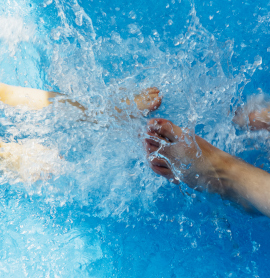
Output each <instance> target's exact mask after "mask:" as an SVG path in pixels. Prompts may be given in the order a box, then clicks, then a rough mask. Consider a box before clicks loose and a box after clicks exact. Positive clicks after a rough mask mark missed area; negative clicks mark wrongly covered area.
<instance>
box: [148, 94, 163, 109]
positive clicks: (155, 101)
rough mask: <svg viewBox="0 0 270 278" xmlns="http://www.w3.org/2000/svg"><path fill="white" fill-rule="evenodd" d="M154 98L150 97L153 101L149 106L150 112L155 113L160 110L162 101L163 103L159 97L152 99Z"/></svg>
mask: <svg viewBox="0 0 270 278" xmlns="http://www.w3.org/2000/svg"><path fill="white" fill-rule="evenodd" d="M152 96H153V95H151V96H150V97H151V98H152V99H151V100H150V101H149V104H148V110H149V111H154V110H156V109H158V108H159V106H160V105H161V101H162V98H161V97H159V96H157V97H152Z"/></svg>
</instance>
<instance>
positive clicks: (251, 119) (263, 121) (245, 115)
mask: <svg viewBox="0 0 270 278" xmlns="http://www.w3.org/2000/svg"><path fill="white" fill-rule="evenodd" d="M247 110H248V109H246V108H244V109H241V110H238V111H236V112H235V116H234V118H233V122H234V123H236V124H237V125H238V126H239V127H241V128H244V127H245V126H247V125H248V126H249V127H250V129H251V130H261V129H266V130H269V131H270V107H268V108H263V109H261V110H259V109H258V110H253V111H251V112H248V111H247Z"/></svg>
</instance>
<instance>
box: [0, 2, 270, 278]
mask: <svg viewBox="0 0 270 278" xmlns="http://www.w3.org/2000/svg"><path fill="white" fill-rule="evenodd" d="M269 13H270V8H269V4H268V3H267V1H256V3H254V1H244V2H241V3H240V2H239V1H236V0H231V1H199V0H197V1H194V2H190V1H187V0H182V1H181V0H171V1H147V3H146V2H145V1H135V2H134V3H133V2H128V1H113V3H112V2H111V1H100V2H97V1H82V0H81V1H77V0H71V1H66V0H48V1H39V0H35V1H30V0H17V1H15V0H9V1H6V2H5V3H4V4H2V9H1V11H0V26H1V28H0V65H1V67H0V81H1V82H5V83H8V84H12V85H19V86H29V87H33V88H39V89H45V90H52V91H58V92H62V93H64V94H66V95H68V96H69V97H70V98H71V99H73V100H74V101H75V100H76V101H79V102H80V103H81V104H83V105H84V106H85V107H87V108H88V112H87V116H88V117H87V120H85V115H83V113H80V112H78V110H77V109H76V108H74V107H72V106H69V105H64V104H61V103H58V102H57V101H55V102H54V103H53V104H52V105H51V106H50V107H48V108H46V109H43V110H42V111H39V112H29V111H28V112H27V111H22V110H18V109H15V108H11V107H7V106H5V105H1V114H0V117H1V118H0V120H1V136H2V140H4V141H6V142H10V141H12V142H18V141H21V140H23V141H28V140H29V139H32V140H36V141H37V142H39V143H40V144H43V145H44V146H46V147H49V148H51V149H54V150H58V151H59V153H60V155H61V156H62V157H63V161H62V163H60V164H54V170H55V172H54V175H52V176H51V177H50V179H47V180H43V181H37V182H31V181H29V180H26V181H21V180H20V179H19V178H18V176H16V175H15V174H14V175H11V174H10V173H6V172H3V174H2V176H1V178H0V183H1V187H0V215H1V228H0V246H1V248H0V258H1V259H0V274H1V275H0V276H1V277H267V276H268V273H269V271H268V257H269V255H270V253H269V244H268V237H269V236H268V230H269V229H268V228H269V220H268V219H267V218H266V217H253V216H250V215H247V214H246V213H245V212H243V211H241V209H239V208H237V207H236V206H235V205H234V204H232V203H230V202H229V201H223V200H221V199H220V197H218V196H210V195H208V194H206V193H198V192H193V191H191V190H190V189H188V188H187V187H186V186H185V185H184V184H183V185H182V188H183V189H184V192H185V191H187V192H188V193H189V194H184V195H183V194H182V193H183V190H179V187H178V186H175V185H173V184H171V183H169V182H168V181H166V180H165V179H164V178H162V177H159V176H157V175H156V174H154V173H153V172H152V171H151V169H150V168H149V165H148V162H147V159H146V157H145V151H144V147H143V140H142V139H143V138H144V136H145V125H146V123H147V120H148V119H149V118H151V117H164V118H167V119H169V120H172V121H173V122H174V123H176V124H177V125H181V126H184V127H188V128H190V129H191V130H195V132H196V133H197V134H198V135H200V136H202V137H204V138H205V139H206V140H208V141H209V142H211V143H212V144H214V145H215V146H217V147H219V148H221V149H222V150H224V151H227V152H229V153H231V154H233V155H237V156H240V157H241V158H243V159H245V160H246V161H248V162H250V163H252V164H254V165H256V166H260V165H263V166H262V167H263V168H264V169H265V170H266V171H269V170H270V167H269V159H268V158H269V139H268V138H269V136H268V133H267V132H255V133H254V132H249V131H241V130H238V129H237V127H235V126H234V125H232V123H231V120H232V117H233V115H234V112H235V110H236V109H237V107H239V106H242V105H244V104H245V103H246V102H247V101H248V99H250V98H251V96H253V95H255V96H258V95H262V93H264V95H265V97H266V98H267V95H269V93H268V92H269V87H270V83H269V81H268V80H269V69H268V64H269V60H270V58H269V55H270V54H269V53H270V50H269V47H270V45H269V31H268V29H269V28H268V27H269V22H270V17H269ZM151 86H156V87H158V88H159V89H160V91H161V93H162V96H163V103H162V105H161V107H160V109H159V110H158V111H156V112H153V113H151V114H150V115H148V116H146V117H143V116H141V115H139V114H138V113H137V111H136V107H135V104H134V103H133V104H132V105H130V106H128V105H126V104H125V102H120V99H124V98H126V97H129V98H131V99H132V97H133V96H134V95H135V94H137V93H138V92H139V91H140V90H142V89H144V88H148V87H151ZM121 88H126V89H125V90H123V89H121ZM256 99H258V98H256ZM115 105H117V106H118V107H120V108H122V109H124V111H125V115H124V116H123V117H121V118H120V117H119V114H117V112H116V111H115V110H114V109H113V107H114V106H115ZM258 105H259V104H258ZM130 115H135V116H136V119H133V118H131V117H130ZM30 167H31V166H30Z"/></svg>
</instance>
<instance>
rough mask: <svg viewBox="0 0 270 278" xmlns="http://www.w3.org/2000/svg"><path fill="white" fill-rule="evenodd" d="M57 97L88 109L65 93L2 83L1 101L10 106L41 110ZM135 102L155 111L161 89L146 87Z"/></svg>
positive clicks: (139, 107) (0, 89)
mask: <svg viewBox="0 0 270 278" xmlns="http://www.w3.org/2000/svg"><path fill="white" fill-rule="evenodd" d="M55 97H62V99H61V100H60V102H68V103H70V104H71V105H73V106H75V107H77V108H79V109H80V110H82V111H83V112H84V111H86V108H85V107H84V106H82V105H81V104H80V103H78V102H77V101H72V100H70V99H68V98H64V99H63V97H65V95H63V94H60V93H55V92H46V91H42V90H38V89H32V88H23V87H17V86H10V85H6V84H3V83H0V101H2V102H3V103H5V104H8V105H10V106H21V107H26V108H28V109H29V110H40V109H42V108H44V107H47V106H49V105H50V104H51V103H52V102H51V99H53V98H55ZM126 102H127V104H128V105H130V100H126ZM134 102H135V103H136V104H137V107H138V109H139V110H149V111H153V110H155V109H157V108H158V107H159V106H160V104H161V97H160V96H159V90H158V89H157V88H149V89H146V90H145V91H143V92H142V93H141V94H139V95H137V96H135V98H134ZM115 109H116V110H117V111H118V112H119V113H120V112H121V110H120V109H118V108H117V107H115Z"/></svg>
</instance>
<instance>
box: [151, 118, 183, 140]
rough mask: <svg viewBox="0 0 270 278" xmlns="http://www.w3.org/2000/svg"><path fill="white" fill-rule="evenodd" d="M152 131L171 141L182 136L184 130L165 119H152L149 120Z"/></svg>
mask: <svg viewBox="0 0 270 278" xmlns="http://www.w3.org/2000/svg"><path fill="white" fill-rule="evenodd" d="M148 130H149V132H150V133H153V134H156V135H157V136H159V137H161V138H165V139H167V140H168V141H170V142H176V141H177V140H178V139H179V138H181V136H182V130H181V128H180V127H177V126H176V125H174V124H173V123H172V122H170V121H168V120H165V119H152V120H150V121H149V122H148Z"/></svg>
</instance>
